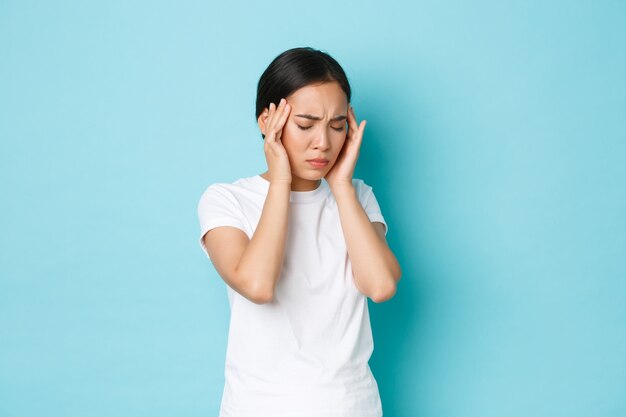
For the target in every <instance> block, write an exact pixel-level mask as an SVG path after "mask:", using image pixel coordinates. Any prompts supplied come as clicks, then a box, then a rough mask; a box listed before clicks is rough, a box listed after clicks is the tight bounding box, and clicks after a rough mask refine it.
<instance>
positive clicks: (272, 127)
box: [269, 99, 285, 134]
mask: <svg viewBox="0 0 626 417" xmlns="http://www.w3.org/2000/svg"><path fill="white" fill-rule="evenodd" d="M284 102H285V99H280V103H279V104H278V107H276V105H275V104H274V110H273V112H272V120H271V122H270V124H269V132H270V134H271V133H274V134H275V132H276V123H277V121H278V119H279V118H280V116H281V115H282V110H283V108H284ZM272 104H273V103H272Z"/></svg>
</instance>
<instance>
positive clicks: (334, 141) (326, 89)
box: [276, 81, 348, 189]
mask: <svg viewBox="0 0 626 417" xmlns="http://www.w3.org/2000/svg"><path fill="white" fill-rule="evenodd" d="M286 99H287V103H289V104H290V106H291V110H290V111H289V116H288V119H287V121H286V122H285V126H284V127H283V132H282V137H281V142H282V144H283V146H284V147H285V150H286V151H287V155H288V157H289V164H290V167H291V174H292V185H298V188H302V189H307V188H309V187H308V186H307V185H309V186H310V184H308V183H309V182H311V181H313V182H314V183H317V181H318V180H319V179H321V178H323V177H324V176H325V175H326V173H327V172H328V171H330V169H331V168H332V167H333V165H334V164H335V161H336V160H337V157H338V156H339V152H340V151H341V148H342V147H343V144H344V142H345V140H346V133H347V132H346V129H347V126H346V123H347V112H348V101H347V98H346V94H345V93H344V91H343V90H342V89H341V87H340V86H339V83H337V82H336V81H333V82H324V83H319V84H311V85H308V86H305V87H302V88H300V89H298V90H296V91H294V92H293V93H291V94H290V95H289V96H288V97H286ZM276 104H278V103H276ZM316 158H323V159H327V160H328V164H326V166H324V167H321V168H320V167H316V166H314V165H312V164H311V163H310V162H308V160H310V159H316ZM315 187H317V184H315V185H314V186H313V187H312V188H315Z"/></svg>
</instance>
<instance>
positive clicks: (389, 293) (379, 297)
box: [370, 278, 400, 303]
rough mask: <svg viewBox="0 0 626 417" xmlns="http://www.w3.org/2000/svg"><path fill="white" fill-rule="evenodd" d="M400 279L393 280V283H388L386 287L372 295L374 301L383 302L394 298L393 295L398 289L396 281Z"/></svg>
mask: <svg viewBox="0 0 626 417" xmlns="http://www.w3.org/2000/svg"><path fill="white" fill-rule="evenodd" d="M399 279H400V278H398V279H397V280H393V281H392V283H391V284H389V285H387V286H386V287H385V288H381V289H380V290H378V291H377V292H376V293H374V294H372V296H371V297H370V298H371V299H372V301H373V302H375V303H383V302H385V301H387V300H390V299H391V298H393V296H394V295H396V291H397V289H398V286H397V285H396V282H397V281H398V280H399Z"/></svg>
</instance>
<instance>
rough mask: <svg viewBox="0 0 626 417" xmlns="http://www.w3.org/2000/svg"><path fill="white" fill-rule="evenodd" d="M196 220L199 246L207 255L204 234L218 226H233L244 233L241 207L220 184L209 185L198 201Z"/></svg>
mask: <svg viewBox="0 0 626 417" xmlns="http://www.w3.org/2000/svg"><path fill="white" fill-rule="evenodd" d="M198 220H199V222H200V240H199V242H200V247H201V248H202V250H203V251H204V253H205V254H206V255H207V257H209V259H210V256H209V252H208V251H207V249H206V247H205V246H204V240H203V238H204V235H205V234H206V232H208V231H209V230H211V229H214V228H216V227H218V226H233V227H236V228H238V229H241V230H242V231H243V232H244V233H246V228H245V225H244V221H243V214H242V209H241V206H240V204H239V202H238V201H237V199H236V198H235V197H234V196H233V195H232V194H231V193H230V192H229V191H228V190H226V189H224V187H223V186H221V185H220V184H212V185H210V186H209V187H208V188H207V189H206V190H205V191H204V193H202V196H201V197H200V201H199V202H198Z"/></svg>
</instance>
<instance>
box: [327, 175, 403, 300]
mask: <svg viewBox="0 0 626 417" xmlns="http://www.w3.org/2000/svg"><path fill="white" fill-rule="evenodd" d="M333 194H334V195H335V200H336V201H337V205H338V208H339V217H340V219H341V228H342V229H343V234H344V237H345V240H346V246H347V250H348V256H349V258H350V263H351V265H352V272H353V275H354V281H355V285H356V287H357V289H358V290H359V291H360V292H361V293H363V294H365V295H366V296H368V297H370V298H371V299H372V300H374V301H377V300H381V299H386V298H388V297H390V295H392V294H393V293H395V291H396V284H397V281H398V280H399V279H400V274H401V271H400V265H399V263H398V260H397V259H396V257H395V255H394V254H393V252H392V251H391V249H390V248H389V246H388V245H387V242H386V241H384V240H383V239H380V237H379V236H378V233H377V232H376V229H375V228H374V225H373V224H372V223H371V221H370V219H369V217H368V216H367V213H365V210H363V207H362V206H361V203H360V202H359V200H358V197H357V194H356V190H355V189H354V186H352V185H342V186H341V187H339V188H337V187H336V188H335V189H333Z"/></svg>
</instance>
